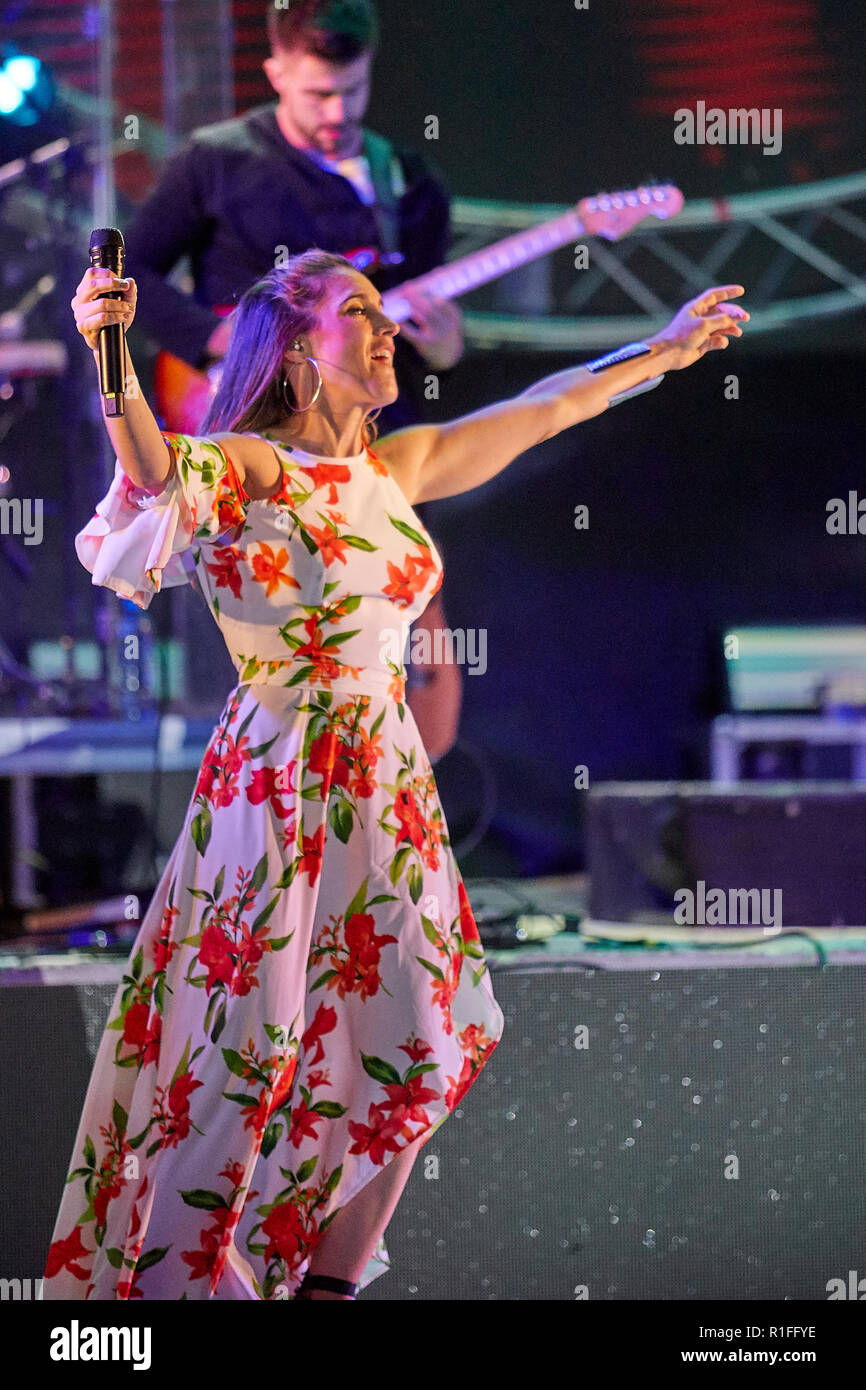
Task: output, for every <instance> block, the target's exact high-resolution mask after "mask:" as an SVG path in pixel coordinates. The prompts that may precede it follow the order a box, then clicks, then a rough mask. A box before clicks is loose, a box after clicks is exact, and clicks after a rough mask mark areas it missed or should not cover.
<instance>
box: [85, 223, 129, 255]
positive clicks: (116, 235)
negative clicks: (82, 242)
mask: <svg viewBox="0 0 866 1390" xmlns="http://www.w3.org/2000/svg"><path fill="white" fill-rule="evenodd" d="M123 246H124V241H123V234H122V232H121V231H120V229H119V228H118V227H97V228H96V229H95V230H94V231H92V232H91V233H90V249H91V251H98V250H100V249H101V248H102V247H116V248H118V249H120V250H122V249H123Z"/></svg>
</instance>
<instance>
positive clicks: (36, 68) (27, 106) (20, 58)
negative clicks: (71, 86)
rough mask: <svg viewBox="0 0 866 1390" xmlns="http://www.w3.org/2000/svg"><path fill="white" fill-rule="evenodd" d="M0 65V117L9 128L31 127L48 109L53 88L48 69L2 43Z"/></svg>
mask: <svg viewBox="0 0 866 1390" xmlns="http://www.w3.org/2000/svg"><path fill="white" fill-rule="evenodd" d="M2 60H3V61H2V65H0V116H5V117H6V119H7V120H9V121H11V122H12V124H13V125H18V126H32V125H36V124H37V122H38V121H39V120H40V119H41V118H42V116H43V115H44V114H45V112H46V111H48V110H50V108H51V106H52V105H53V103H54V96H55V87H54V80H53V78H52V76H51V70H50V68H48V67H46V66H45V64H44V63H42V62H40V61H39V59H38V58H34V57H32V56H31V55H30V54H29V53H21V52H19V50H18V49H17V48H15V47H14V46H13V45H12V44H4V45H3V50H2Z"/></svg>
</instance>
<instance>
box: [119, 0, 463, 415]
mask: <svg viewBox="0 0 866 1390" xmlns="http://www.w3.org/2000/svg"><path fill="white" fill-rule="evenodd" d="M268 34H269V38H270V43H271V56H270V57H269V58H267V59H266V60H265V62H264V69H265V72H266V74H267V77H268V79H269V81H270V83H271V85H272V86H273V88H274V90H275V91H276V93H277V96H278V101H277V102H276V103H268V104H266V105H263V106H259V107H256V108H254V109H253V110H252V111H249V112H248V113H247V114H246V115H244V116H240V117H236V118H235V119H233V120H229V121H221V122H219V123H218V124H216V125H211V126H204V127H202V128H200V129H199V130H197V131H196V132H195V133H194V134H193V135H192V137H191V138H190V139H189V140H188V141H187V143H186V144H185V145H184V146H183V148H182V149H181V150H180V151H179V152H178V153H177V154H175V155H174V157H173V158H172V159H171V160H169V162H168V163H167V165H166V167H165V169H164V171H163V174H162V177H161V178H160V180H159V183H158V185H157V186H156V188H155V189H154V191H153V193H152V194H151V196H150V197H149V198H148V199H147V201H146V202H145V203H144V204H143V205H142V206H141V208H140V209H139V210H138V212H137V214H136V215H135V217H134V218H133V221H132V223H131V225H130V226H129V228H128V232H127V235H126V243H127V258H128V263H129V268H130V272H131V273H132V274H134V275H135V277H136V279H137V281H138V285H139V289H140V292H141V300H140V303H141V309H140V311H139V319H140V320H141V324H142V327H143V328H144V329H145V330H146V332H147V333H148V334H149V335H150V336H151V337H152V338H153V339H154V340H155V341H156V343H157V344H158V345H159V346H160V347H162V348H164V349H167V350H168V351H169V352H171V353H173V354H174V355H175V356H176V357H179V358H181V359H182V360H183V361H184V362H186V363H188V364H189V365H190V366H192V367H198V368H202V367H205V366H207V365H208V364H209V363H210V362H213V361H214V360H218V359H219V358H220V357H221V356H222V355H223V353H224V351H225V348H226V345H227V342H228V333H229V323H228V321H227V320H225V319H219V318H217V317H216V316H215V313H214V310H215V309H217V307H218V306H230V305H232V304H233V303H234V302H235V300H236V299H237V297H238V296H239V295H240V294H241V293H243V291H244V290H246V289H247V288H248V287H249V286H250V284H252V283H253V281H254V280H256V279H258V277H259V276H261V275H263V274H265V273H266V272H267V271H268V270H271V269H273V267H274V265H275V264H279V258H280V257H283V258H285V257H287V256H292V255H294V254H296V253H297V252H300V251H305V250H306V249H307V248H308V247H310V246H321V247H322V248H323V249H324V250H326V251H338V252H341V253H342V254H346V253H347V252H351V251H355V250H357V249H358V248H365V247H368V248H373V249H374V250H375V251H377V252H378V253H379V254H380V256H381V257H382V258H384V259H385V260H386V262H388V261H390V264H387V263H386V265H385V266H384V267H383V268H381V269H379V270H375V267H371V268H370V269H368V268H367V267H366V266H363V265H360V266H359V269H364V270H365V273H367V274H369V275H370V276H371V278H373V279H374V281H375V283H376V285H377V287H378V288H379V289H380V290H381V291H383V292H384V291H385V290H387V289H389V288H391V287H392V286H394V285H397V284H400V283H402V282H403V281H405V280H409V279H412V278H414V277H415V276H418V275H421V274H423V273H424V272H425V271H429V270H432V269H434V268H435V267H436V266H438V265H441V264H442V262H443V261H444V260H445V255H446V251H447V248H448V239H449V208H448V195H447V193H446V191H445V189H444V187H443V185H442V184H441V182H440V181H439V180H438V179H437V178H436V177H435V176H434V175H433V174H432V173H431V171H430V170H429V169H428V168H427V166H426V165H425V163H424V161H423V160H422V159H421V158H420V156H418V155H417V154H414V153H411V152H408V151H405V150H396V149H395V148H394V147H393V146H392V145H391V144H390V142H389V141H387V140H385V139H384V138H383V137H382V136H380V135H377V134H376V133H374V132H373V131H371V130H368V129H367V128H366V127H364V126H363V125H362V120H363V116H364V113H365V111H366V108H367V105H368V101H369V95H370V74H371V67H372V61H373V56H374V53H375V48H376V42H377V21H376V14H375V10H374V8H373V4H372V0H295V3H293V4H291V5H290V6H289V7H288V8H285V9H282V8H280V9H278V8H276V7H275V6H274V5H273V4H271V5H270V6H269V7H268ZM184 256H188V257H189V259H190V263H191V271H192V277H193V282H194V290H193V294H192V295H191V296H190V295H187V294H184V293H182V292H181V291H180V290H179V289H176V288H175V287H174V286H173V285H172V284H170V283H168V281H167V279H166V277H167V276H168V275H169V273H170V272H171V271H172V269H173V268H174V267H175V265H176V264H177V262H178V261H179V260H180V259H181V257H184ZM411 302H412V305H413V319H412V321H410V322H408V323H405V324H404V325H403V326H402V329H401V333H400V335H399V338H398V340H397V355H396V360H395V370H396V373H397V382H398V386H399V387H400V400H399V401H398V404H397V406H396V407H392V408H390V409H389V410H388V411H383V414H382V417H381V420H380V426H379V428H380V433H383V434H384V433H386V432H389V431H390V430H392V429H396V428H399V427H400V426H401V425H404V424H408V423H414V422H415V421H417V420H418V419H419V418H420V417H421V414H422V401H423V394H422V389H421V388H422V383H423V379H424V376H425V375H426V374H427V373H429V372H431V371H432V372H436V373H438V372H441V371H445V370H447V369H448V368H449V367H453V366H454V365H455V364H456V362H457V361H458V360H459V358H460V356H461V355H462V351H463V339H462V333H461V316H460V311H459V309H457V307H456V306H455V305H453V304H452V303H450V302H449V301H448V300H444V299H436V298H432V297H430V296H427V295H423V294H421V293H418V292H415V293H414V294H413V295H412V298H411Z"/></svg>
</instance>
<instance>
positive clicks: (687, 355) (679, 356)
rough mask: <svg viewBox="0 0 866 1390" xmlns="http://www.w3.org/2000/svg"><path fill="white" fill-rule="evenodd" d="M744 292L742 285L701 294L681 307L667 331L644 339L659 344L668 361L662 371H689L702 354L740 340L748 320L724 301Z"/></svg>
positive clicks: (743, 314) (719, 287)
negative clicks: (730, 341) (743, 327)
mask: <svg viewBox="0 0 866 1390" xmlns="http://www.w3.org/2000/svg"><path fill="white" fill-rule="evenodd" d="M745 292H746V291H745V290H744V288H743V286H742V285H717V286H716V287H715V288H714V289H709V290H704V291H703V293H702V294H699V295H697V296H696V298H694V299H690V300H689V302H688V303H687V304H684V305H683V307H682V308H681V309H680V310H679V312H678V313H676V314H675V315H674V317H673V318H672V319H671V321H670V323H669V324H668V325H667V327H666V328H662V329H661V330H660V331H659V332H658V333H656V334H654V335H653V337H652V338H647V339H646V341H647V342H648V343H660V344H661V345H662V347H663V348H664V349H665V357H666V358H667V357H670V359H671V360H670V363H669V364H668V365H666V367H665V370H666V371H667V370H668V367H670V369H672V370H673V371H679V370H681V369H682V368H683V367H690V366H691V365H692V363H693V362H697V360H698V358H699V357H703V355H704V353H705V352H713V351H715V349H716V348H726V347H727V346H728V339H729V338H741V337H742V336H743V330H742V328H741V327H740V324H741V323H745V322H747V321H748V319H749V317H750V316H749V315H748V314H747V313H746V311H745V309H743V308H741V306H740V305H739V304H729V303H727V301H728V300H729V299H732V298H736V297H737V296H738V295H741V294H745Z"/></svg>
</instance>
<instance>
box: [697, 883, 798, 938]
mask: <svg viewBox="0 0 866 1390" xmlns="http://www.w3.org/2000/svg"><path fill="white" fill-rule="evenodd" d="M771 895H772V898H771ZM674 902H675V903H676V904H677V906H676V908H675V909H674V921H675V922H676V923H677V924H678V925H679V926H689V927H693V926H702V927H736V926H744V927H746V926H748V927H781V925H782V890H781V888H772V889H770V888H729V889H727V890H725V889H724V888H710V889H709V890H708V889H707V885H706V883H705V882H704V880H703V879H702V878H700V879H698V881H697V884H696V885H695V887H694V888H678V889H677V891H676V892H675V893H674ZM771 902H772V906H771Z"/></svg>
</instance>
